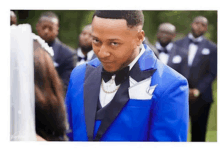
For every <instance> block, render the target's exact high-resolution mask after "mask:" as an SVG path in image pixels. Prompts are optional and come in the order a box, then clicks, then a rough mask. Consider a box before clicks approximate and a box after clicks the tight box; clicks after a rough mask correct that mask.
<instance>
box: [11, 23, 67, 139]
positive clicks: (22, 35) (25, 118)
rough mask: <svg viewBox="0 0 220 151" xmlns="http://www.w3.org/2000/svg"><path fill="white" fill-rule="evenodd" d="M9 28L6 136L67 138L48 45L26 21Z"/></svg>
mask: <svg viewBox="0 0 220 151" xmlns="http://www.w3.org/2000/svg"><path fill="white" fill-rule="evenodd" d="M10 28H11V32H10V35H11V36H10V40H11V41H10V42H11V43H10V46H11V47H10V51H11V53H10V56H11V57H10V84H11V87H10V91H11V95H10V97H11V98H10V99H11V102H10V107H11V108H10V109H11V112H10V120H11V122H10V140H12V141H33V140H47V141H55V140H56V141H58V140H68V139H67V136H66V130H67V129H68V122H67V119H66V109H65V104H64V92H63V85H62V82H61V79H60V78H59V76H58V73H57V71H56V69H55V67H54V65H53V60H52V56H53V55H54V53H53V50H52V48H51V47H49V46H48V45H47V43H45V41H44V40H43V39H41V38H40V37H39V36H37V35H35V34H33V33H32V29H31V26H30V25H29V24H20V25H18V26H16V25H14V26H11V27H10Z"/></svg>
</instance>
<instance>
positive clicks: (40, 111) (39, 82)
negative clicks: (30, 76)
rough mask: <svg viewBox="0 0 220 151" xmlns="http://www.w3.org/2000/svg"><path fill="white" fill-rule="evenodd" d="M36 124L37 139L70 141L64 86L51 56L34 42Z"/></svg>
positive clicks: (37, 42)
mask: <svg viewBox="0 0 220 151" xmlns="http://www.w3.org/2000/svg"><path fill="white" fill-rule="evenodd" d="M33 45H34V83H35V124H36V134H37V139H38V140H40V139H39V138H43V139H45V140H47V141H64V140H68V138H67V136H66V130H67V128H68V124H67V119H66V109H65V105H64V91H63V84H62V81H61V79H60V78H59V75H58V73H57V71H56V69H55V67H54V65H53V60H52V57H51V55H50V54H49V53H48V51H46V49H45V48H43V47H42V46H41V44H40V43H39V41H37V40H34V43H33Z"/></svg>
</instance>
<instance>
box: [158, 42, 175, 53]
mask: <svg viewBox="0 0 220 151" xmlns="http://www.w3.org/2000/svg"><path fill="white" fill-rule="evenodd" d="M156 48H157V49H160V50H164V47H162V46H161V44H160V43H159V42H158V41H157V42H156ZM165 48H166V49H167V51H168V52H170V51H171V49H172V48H173V42H170V43H169V44H168V45H167V46H166V47H165Z"/></svg>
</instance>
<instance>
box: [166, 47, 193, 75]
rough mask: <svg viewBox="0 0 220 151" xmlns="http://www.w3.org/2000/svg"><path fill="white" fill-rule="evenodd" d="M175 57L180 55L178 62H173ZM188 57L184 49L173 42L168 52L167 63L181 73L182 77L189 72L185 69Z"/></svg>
mask: <svg viewBox="0 0 220 151" xmlns="http://www.w3.org/2000/svg"><path fill="white" fill-rule="evenodd" d="M177 57H180V58H181V60H180V62H175V59H177ZM187 63H188V58H187V53H186V50H185V49H184V48H182V47H180V46H178V45H176V44H175V43H173V47H172V49H171V51H170V52H169V59H168V62H167V65H168V66H169V67H171V68H172V69H174V70H176V71H177V72H179V73H180V74H182V75H183V76H184V77H187V76H188V74H189V72H188V70H187V68H188V64H187Z"/></svg>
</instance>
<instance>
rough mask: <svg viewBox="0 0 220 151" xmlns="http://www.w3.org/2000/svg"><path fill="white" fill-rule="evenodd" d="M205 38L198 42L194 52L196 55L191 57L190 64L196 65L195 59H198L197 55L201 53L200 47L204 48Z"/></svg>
mask: <svg viewBox="0 0 220 151" xmlns="http://www.w3.org/2000/svg"><path fill="white" fill-rule="evenodd" d="M204 40H205V39H204V38H203V40H202V41H201V42H200V43H199V44H198V49H197V52H196V55H195V57H194V59H193V62H192V66H194V65H196V64H197V61H199V60H200V57H199V55H201V52H202V49H203V48H205V47H204V46H205V41H204Z"/></svg>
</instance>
